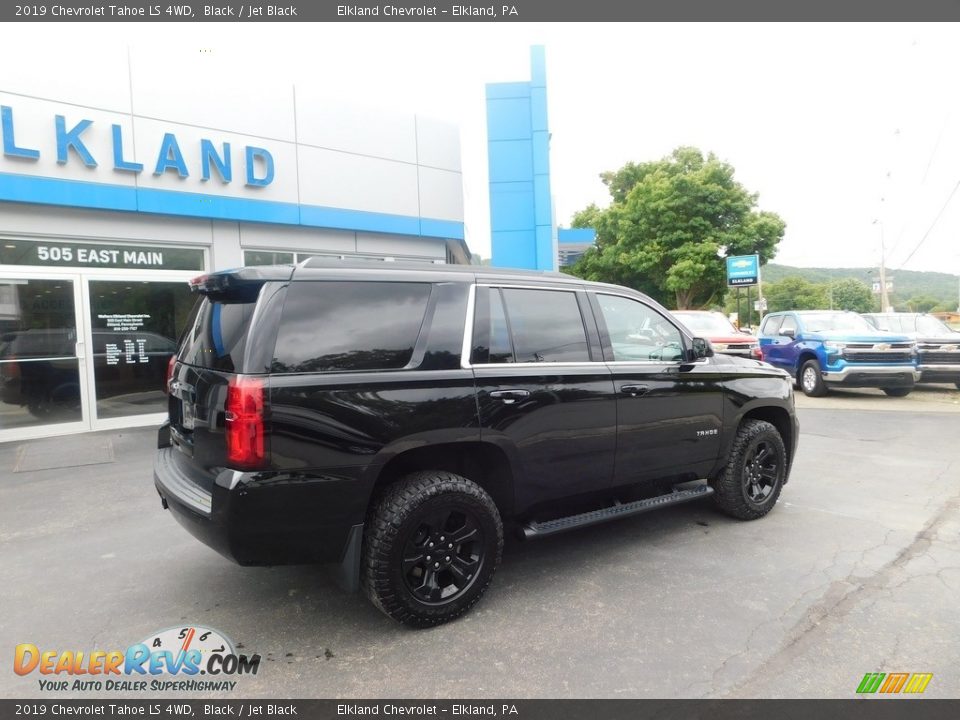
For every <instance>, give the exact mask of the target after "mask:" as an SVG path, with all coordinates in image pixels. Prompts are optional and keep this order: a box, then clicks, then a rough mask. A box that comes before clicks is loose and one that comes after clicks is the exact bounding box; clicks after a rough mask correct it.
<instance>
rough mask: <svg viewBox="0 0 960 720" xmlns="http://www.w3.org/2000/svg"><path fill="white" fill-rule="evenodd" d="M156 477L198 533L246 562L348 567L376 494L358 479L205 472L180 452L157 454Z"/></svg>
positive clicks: (169, 502)
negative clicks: (358, 529)
mask: <svg viewBox="0 0 960 720" xmlns="http://www.w3.org/2000/svg"><path fill="white" fill-rule="evenodd" d="M153 480H154V485H155V486H156V489H157V492H158V493H159V494H160V497H161V499H162V501H163V503H164V505H165V506H166V507H167V508H168V509H169V510H170V512H171V513H172V514H173V516H174V518H175V519H176V520H177V522H179V523H180V524H181V525H182V526H183V527H184V528H185V529H186V530H187V531H188V532H189V533H190V534H191V535H193V536H194V537H195V538H197V539H198V540H200V541H201V542H202V543H204V544H205V545H209V546H210V547H211V548H213V549H214V550H216V551H217V552H218V553H220V554H221V555H223V556H224V557H226V558H228V559H230V560H233V561H234V562H237V563H239V564H240V565H287V564H298V563H341V562H343V561H344V560H345V558H347V556H348V555H350V552H348V551H350V550H351V539H352V538H354V536H355V535H356V529H355V528H356V526H361V527H362V523H363V518H364V510H365V508H366V501H367V498H368V497H369V493H368V492H367V493H366V494H364V493H365V483H363V482H362V481H361V480H360V479H358V478H357V477H352V478H351V477H345V476H343V475H335V474H331V475H325V476H323V477H321V478H317V477H312V476H303V475H298V476H297V477H291V475H289V474H280V473H243V472H239V471H236V470H229V469H219V470H218V471H217V472H215V473H212V474H206V473H203V472H202V471H200V470H199V469H198V468H197V466H196V465H194V464H193V463H192V462H191V461H190V459H189V458H187V457H186V456H185V455H184V454H183V453H182V452H181V451H180V450H177V449H176V448H173V447H165V448H160V449H159V450H157V454H156V457H155V460H154V467H153Z"/></svg>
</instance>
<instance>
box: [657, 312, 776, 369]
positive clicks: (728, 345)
mask: <svg viewBox="0 0 960 720" xmlns="http://www.w3.org/2000/svg"><path fill="white" fill-rule="evenodd" d="M673 315H674V317H676V318H677V319H678V320H679V321H680V322H682V323H683V324H684V325H686V326H687V328H689V329H690V330H692V331H693V334H694V335H696V336H698V337H704V338H706V339H707V340H709V341H710V344H711V345H713V349H714V351H715V352H718V353H723V354H724V355H739V356H740V357H746V358H753V359H754V360H763V352H762V351H761V350H760V342H759V341H758V340H757V338H755V337H754V336H753V335H750V334H748V333H745V332H740V331H739V330H737V328H736V327H735V326H734V324H733V323H732V322H730V321H729V320H728V319H727V316H726V315H724V314H723V313H720V312H709V311H706V310H674V311H673Z"/></svg>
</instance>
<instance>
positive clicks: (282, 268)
mask: <svg viewBox="0 0 960 720" xmlns="http://www.w3.org/2000/svg"><path fill="white" fill-rule="evenodd" d="M292 275H293V265H266V266H263V267H244V268H235V269H233V270H219V271H217V272H212V273H207V274H206V275H199V276H197V277H195V278H193V279H192V280H191V281H190V290H191V291H193V292H195V293H199V294H200V295H205V296H207V297H210V298H211V299H215V300H222V301H227V302H230V301H233V302H253V301H254V300H256V299H257V295H258V294H259V293H260V288H261V287H263V285H264V283H268V282H271V281H280V282H284V281H287V280H289V279H290V277H291V276H292Z"/></svg>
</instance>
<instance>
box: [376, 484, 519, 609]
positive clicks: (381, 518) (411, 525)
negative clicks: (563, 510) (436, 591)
mask: <svg viewBox="0 0 960 720" xmlns="http://www.w3.org/2000/svg"><path fill="white" fill-rule="evenodd" d="M448 512H449V513H452V515H451V517H453V516H459V515H460V514H463V515H464V516H465V517H471V518H472V519H473V521H474V522H475V524H476V526H477V528H478V529H479V531H480V537H479V539H478V540H476V541H474V542H475V543H476V549H477V550H480V551H482V552H479V553H478V554H479V556H480V559H479V560H478V561H477V563H478V567H477V569H476V571H475V573H472V574H471V579H470V580H468V581H467V582H466V584H465V586H464V587H463V588H460V589H457V590H456V591H455V592H454V593H453V594H452V595H451V597H450V598H449V599H441V600H440V601H439V602H437V603H430V602H427V601H425V600H424V599H421V598H420V597H418V596H417V595H416V594H415V590H414V589H413V588H412V587H411V582H410V574H409V573H405V570H404V565H405V561H404V558H405V556H409V555H410V552H409V548H410V547H411V545H410V543H415V542H416V541H417V540H418V538H419V535H421V534H423V528H425V527H428V525H427V523H428V522H430V519H431V518H432V517H436V516H438V514H439V516H442V515H443V514H444V513H448ZM438 532H439V531H438ZM422 547H423V548H424V551H423V552H424V553H426V552H433V551H429V550H426V549H425V547H426V545H425V544H424V545H423V546H422ZM472 547H473V546H471V548H472ZM405 549H406V550H407V552H405ZM456 549H457V550H458V551H459V550H460V546H459V545H458V546H457V548H456ZM502 551H503V523H502V522H501V520H500V513H499V512H498V510H497V506H496V505H495V504H494V502H493V499H492V498H491V497H490V496H489V495H488V494H487V493H486V492H485V491H484V490H483V488H481V487H480V486H479V485H477V484H476V483H474V482H471V481H470V480H467V479H466V478H464V477H461V476H460V475H455V474H454V473H450V472H443V471H426V472H416V473H412V474H410V475H408V476H406V477H404V478H403V479H401V480H399V481H397V482H395V483H393V484H391V485H388V486H387V487H386V489H385V490H384V492H383V493H382V494H380V495H379V496H378V497H376V498H375V499H374V501H373V502H372V503H371V507H370V510H369V512H368V514H367V521H366V526H365V530H364V536H363V558H362V562H361V571H360V582H361V585H362V587H363V589H364V592H366V594H367V597H369V598H370V600H371V601H372V602H373V604H374V605H376V606H377V607H378V608H379V609H380V610H381V611H383V612H384V613H386V614H387V615H389V616H390V617H392V618H393V619H394V620H398V621H399V622H401V623H404V624H405V625H410V626H412V627H417V628H426V627H432V626H434V625H440V624H442V623H445V622H449V621H450V620H453V619H454V618H457V617H459V616H460V615H463V614H464V613H465V612H467V611H468V610H469V609H470V608H472V607H473V606H474V605H475V604H476V603H477V601H478V600H480V597H481V596H482V595H483V593H484V592H485V591H486V589H487V587H488V586H489V585H490V581H491V580H492V579H493V575H494V572H495V571H496V569H497V566H498V565H499V564H500V556H501V553H502ZM444 557H449V556H446V555H442V556H438V557H437V558H436V559H438V560H440V561H441V562H443V558H444ZM453 557H454V562H456V560H457V557H458V556H456V555H454V556H453ZM429 565H430V567H432V563H429ZM446 567H447V568H448V569H447V570H446V572H453V570H454V568H453V567H452V565H451V564H448V565H447V566H446ZM419 570H420V572H421V575H420V577H424V576H425V574H426V573H427V572H432V571H430V569H429V568H427V569H426V570H424V569H423V568H419ZM413 572H416V569H414V570H413ZM443 572H445V571H444V570H440V571H438V572H437V573H436V575H435V576H432V577H435V578H441V577H442V576H441V573H443ZM446 577H451V578H452V577H453V576H452V575H447V576H446ZM439 582H440V581H439V580H438V581H437V584H438V583H439ZM423 592H426V591H423Z"/></svg>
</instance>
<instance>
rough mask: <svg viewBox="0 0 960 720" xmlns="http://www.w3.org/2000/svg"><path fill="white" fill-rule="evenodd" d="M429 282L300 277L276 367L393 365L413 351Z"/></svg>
mask: <svg viewBox="0 0 960 720" xmlns="http://www.w3.org/2000/svg"><path fill="white" fill-rule="evenodd" d="M429 298H430V284H429V283H385V282H295V283H293V284H291V286H290V290H289V291H288V293H287V300H286V303H285V304H284V308H283V316H282V319H281V323H280V332H279V334H278V336H277V345H276V350H275V351H274V361H273V370H274V371H275V372H331V371H337V370H340V371H351V370H392V369H397V368H402V367H404V366H405V365H406V364H407V363H409V362H410V358H411V357H412V356H413V347H414V345H415V344H416V341H417V336H418V335H419V333H420V326H421V324H422V323H423V316H424V313H425V312H426V309H427V301H428V299H429Z"/></svg>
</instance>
